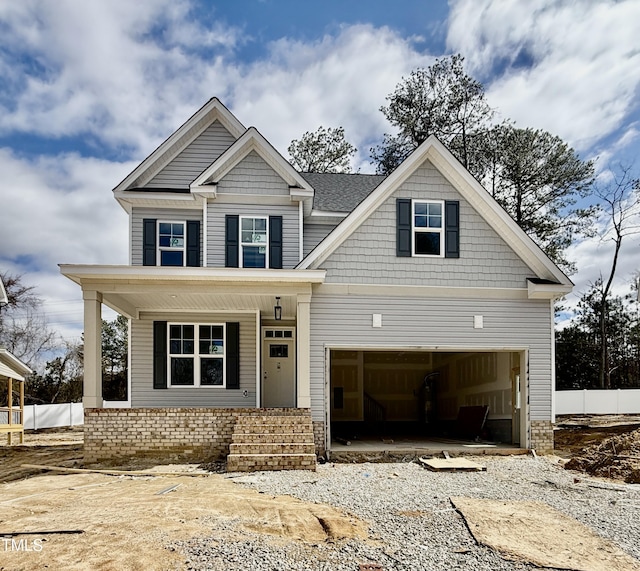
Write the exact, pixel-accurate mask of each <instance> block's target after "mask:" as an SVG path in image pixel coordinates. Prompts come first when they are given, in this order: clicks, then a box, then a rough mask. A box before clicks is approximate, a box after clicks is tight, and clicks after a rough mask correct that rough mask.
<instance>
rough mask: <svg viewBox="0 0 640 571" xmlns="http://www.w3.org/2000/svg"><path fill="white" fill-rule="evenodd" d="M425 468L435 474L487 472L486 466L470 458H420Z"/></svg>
mask: <svg viewBox="0 0 640 571" xmlns="http://www.w3.org/2000/svg"><path fill="white" fill-rule="evenodd" d="M418 461H419V462H420V464H422V466H423V467H424V468H427V469H428V470H432V471H433V472H485V471H486V470H487V467H486V466H483V465H482V464H478V463H477V462H474V461H473V460H469V459H468V458H419V459H418Z"/></svg>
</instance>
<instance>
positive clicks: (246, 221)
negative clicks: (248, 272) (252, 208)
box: [240, 216, 269, 268]
mask: <svg viewBox="0 0 640 571" xmlns="http://www.w3.org/2000/svg"><path fill="white" fill-rule="evenodd" d="M267 222H268V218H267V217H266V216H253V217H250V216H241V217H240V267H241V268H268V267H269V247H268V246H269V231H268V227H269V225H268V223H267Z"/></svg>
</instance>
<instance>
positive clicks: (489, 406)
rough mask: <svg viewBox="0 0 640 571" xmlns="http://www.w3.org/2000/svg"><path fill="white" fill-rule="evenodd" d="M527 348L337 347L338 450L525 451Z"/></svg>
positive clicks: (333, 394)
mask: <svg viewBox="0 0 640 571" xmlns="http://www.w3.org/2000/svg"><path fill="white" fill-rule="evenodd" d="M524 362H525V361H524V352H522V351H493V352H490V351H482V352H478V351H475V352H451V351H423V350H407V351H381V350H344V349H340V350H336V349H334V350H332V351H331V353H330V372H331V376H330V391H329V392H330V399H331V403H330V411H331V418H330V430H331V447H332V448H334V447H336V446H338V447H339V446H340V445H346V444H347V443H348V444H349V445H352V444H355V443H358V442H373V443H375V442H380V443H385V444H393V443H398V444H400V443H401V442H403V441H406V442H408V441H413V442H422V441H435V442H450V443H455V442H458V443H468V444H472V445H481V444H482V445H489V446H490V445H512V446H520V445H521V438H520V434H521V433H522V432H523V427H522V423H523V414H524V412H523V410H522V408H523V407H522V405H523V403H524V402H526V399H523V398H522V396H521V395H522V394H523V388H522V387H521V381H520V378H521V377H520V370H521V367H523V364H524Z"/></svg>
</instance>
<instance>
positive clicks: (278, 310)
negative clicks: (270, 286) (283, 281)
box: [273, 296, 282, 321]
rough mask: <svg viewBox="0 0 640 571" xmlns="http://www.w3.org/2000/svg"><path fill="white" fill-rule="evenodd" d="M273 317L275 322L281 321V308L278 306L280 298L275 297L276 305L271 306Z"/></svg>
mask: <svg viewBox="0 0 640 571" xmlns="http://www.w3.org/2000/svg"><path fill="white" fill-rule="evenodd" d="M273 317H274V319H275V320H276V321H280V320H281V319H282V307H281V306H280V297H279V296H276V304H275V305H274V306H273Z"/></svg>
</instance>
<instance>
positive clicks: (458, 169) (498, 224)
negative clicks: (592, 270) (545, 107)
mask: <svg viewBox="0 0 640 571" xmlns="http://www.w3.org/2000/svg"><path fill="white" fill-rule="evenodd" d="M425 160H429V161H430V162H431V163H432V164H433V165H434V166H435V168H436V169H438V170H439V171H440V173H441V174H442V175H443V176H444V177H445V178H446V179H447V180H448V181H449V182H450V183H451V185H452V186H453V187H454V188H455V189H456V190H457V191H458V192H459V193H460V194H461V195H462V197H463V198H464V199H465V200H466V201H467V202H468V203H469V204H470V205H471V206H472V207H473V208H474V209H475V210H476V211H477V212H478V213H479V214H480V215H481V216H482V217H483V218H484V219H485V220H486V221H487V223H488V224H489V225H490V226H491V227H492V228H493V229H494V230H495V231H496V232H497V233H498V235H500V236H501V237H502V238H503V239H504V240H505V241H506V242H507V243H508V244H509V246H510V247H511V248H512V249H513V250H514V251H515V252H516V254H518V255H519V256H520V257H521V258H522V260H523V261H524V262H525V263H526V264H527V265H528V266H529V267H530V268H531V269H532V270H533V271H534V272H535V273H536V275H537V277H538V278H542V279H546V280H550V281H553V282H555V283H556V284H560V285H563V286H567V287H571V286H572V285H573V284H572V282H571V280H570V279H569V278H568V277H567V276H566V275H565V274H564V273H563V272H562V271H561V270H560V268H558V266H556V265H555V264H554V263H553V262H552V261H551V260H550V259H549V257H548V256H547V255H546V254H545V253H544V252H543V251H542V250H541V249H540V247H539V246H538V245H537V244H536V243H535V242H534V241H533V240H532V239H531V238H530V237H529V236H527V234H526V233H525V232H524V231H523V230H522V228H520V227H519V226H518V225H517V224H516V222H515V221H514V220H513V219H512V218H511V217H510V216H509V215H508V214H507V213H506V211H505V210H504V209H503V208H502V207H501V206H500V205H499V204H498V203H497V202H496V201H495V199H494V198H493V197H492V196H491V195H490V194H489V193H488V192H487V191H486V190H485V189H484V188H483V187H482V185H481V184H480V183H479V182H478V181H477V180H476V179H475V178H473V176H471V174H470V173H469V171H467V169H465V168H464V167H463V166H462V164H461V163H460V162H459V161H458V160H457V159H456V158H455V157H454V156H453V155H452V154H451V152H450V151H449V150H448V149H447V148H446V147H445V146H444V145H443V144H442V143H441V142H440V141H438V139H437V138H436V137H435V136H433V135H431V136H430V137H429V138H428V139H427V140H426V141H425V142H424V143H422V144H421V145H420V146H419V147H418V148H417V149H416V150H415V151H414V152H413V153H412V154H411V155H409V157H407V159H406V160H405V161H404V162H403V163H402V164H401V165H400V166H399V167H398V168H397V169H396V170H395V171H393V173H391V174H390V175H389V176H388V177H387V178H386V179H385V180H383V181H382V182H381V183H380V184H379V185H378V187H377V188H376V189H375V190H374V191H373V192H371V193H370V194H369V195H368V196H367V197H366V198H365V199H364V200H363V201H362V202H360V204H358V206H357V207H356V208H355V209H354V210H353V211H352V212H351V213H350V214H349V215H348V216H347V217H346V218H345V219H344V220H343V221H342V222H341V223H340V224H339V225H338V226H337V227H336V228H335V229H334V230H333V232H331V233H330V234H329V235H328V236H327V237H326V238H325V239H324V240H323V241H322V242H321V243H320V244H319V245H318V246H317V247H316V248H315V249H314V250H312V251H311V252H310V253H309V255H308V256H307V257H306V258H304V259H303V260H302V261H301V262H300V263H299V264H298V266H297V268H299V269H315V268H319V267H321V265H322V262H323V261H324V260H326V259H327V258H328V257H329V256H330V255H331V254H332V253H333V252H335V250H336V249H337V248H338V247H339V246H340V245H341V244H342V243H343V242H344V241H345V240H347V238H349V236H351V235H352V234H353V232H355V230H356V229H357V228H358V227H359V226H360V225H361V224H362V223H363V222H364V221H365V220H366V219H367V217H368V216H369V215H370V214H371V213H372V212H374V211H375V210H377V208H378V207H379V206H380V205H381V204H383V203H384V202H385V201H386V200H387V199H388V198H389V197H390V196H391V195H392V194H393V193H394V192H395V191H396V190H397V189H398V188H399V187H400V185H401V184H402V183H403V182H405V181H406V180H407V179H408V178H409V177H410V176H411V175H412V174H413V173H414V172H415V170H416V169H417V168H419V167H420V165H422V163H423V162H424V161H425Z"/></svg>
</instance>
